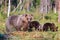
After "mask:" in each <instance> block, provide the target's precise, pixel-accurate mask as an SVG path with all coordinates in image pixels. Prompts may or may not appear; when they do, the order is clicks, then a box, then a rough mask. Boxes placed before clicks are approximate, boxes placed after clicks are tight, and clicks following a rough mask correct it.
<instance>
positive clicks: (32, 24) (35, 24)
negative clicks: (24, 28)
mask: <svg viewBox="0 0 60 40" xmlns="http://www.w3.org/2000/svg"><path fill="white" fill-rule="evenodd" d="M32 28H35V30H38V31H40V30H42V28H43V27H42V26H41V24H40V23H39V22H38V21H32V22H30V24H29V31H32Z"/></svg>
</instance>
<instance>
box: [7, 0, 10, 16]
mask: <svg viewBox="0 0 60 40" xmlns="http://www.w3.org/2000/svg"><path fill="white" fill-rule="evenodd" d="M9 14H10V0H9V3H8V14H7V17H9Z"/></svg>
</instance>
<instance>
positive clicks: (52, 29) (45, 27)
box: [43, 23, 58, 32]
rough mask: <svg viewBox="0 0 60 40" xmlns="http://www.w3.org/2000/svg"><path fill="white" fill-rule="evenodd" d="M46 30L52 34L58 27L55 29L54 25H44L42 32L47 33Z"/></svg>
mask: <svg viewBox="0 0 60 40" xmlns="http://www.w3.org/2000/svg"><path fill="white" fill-rule="evenodd" d="M48 29H50V31H53V32H54V31H58V27H56V26H55V24H54V23H45V24H44V25H43V31H48Z"/></svg>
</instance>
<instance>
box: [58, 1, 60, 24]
mask: <svg viewBox="0 0 60 40" xmlns="http://www.w3.org/2000/svg"><path fill="white" fill-rule="evenodd" d="M58 22H59V23H60V0H58Z"/></svg>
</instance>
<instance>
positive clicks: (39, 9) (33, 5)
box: [0, 0, 60, 40]
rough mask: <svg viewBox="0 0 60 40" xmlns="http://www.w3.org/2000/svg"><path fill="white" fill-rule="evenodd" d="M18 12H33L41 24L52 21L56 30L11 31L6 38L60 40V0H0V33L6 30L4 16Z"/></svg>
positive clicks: (16, 39) (12, 39)
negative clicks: (56, 27)
mask: <svg viewBox="0 0 60 40" xmlns="http://www.w3.org/2000/svg"><path fill="white" fill-rule="evenodd" d="M20 14H33V16H34V20H36V21H39V23H40V24H42V25H43V24H44V23H46V22H53V23H55V25H56V26H58V31H57V32H51V31H48V32H38V31H33V32H13V33H12V34H10V36H9V39H8V40H60V0H0V34H4V33H5V32H6V28H5V21H6V18H7V17H9V16H11V15H20Z"/></svg>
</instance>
